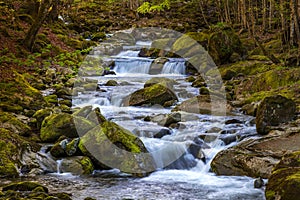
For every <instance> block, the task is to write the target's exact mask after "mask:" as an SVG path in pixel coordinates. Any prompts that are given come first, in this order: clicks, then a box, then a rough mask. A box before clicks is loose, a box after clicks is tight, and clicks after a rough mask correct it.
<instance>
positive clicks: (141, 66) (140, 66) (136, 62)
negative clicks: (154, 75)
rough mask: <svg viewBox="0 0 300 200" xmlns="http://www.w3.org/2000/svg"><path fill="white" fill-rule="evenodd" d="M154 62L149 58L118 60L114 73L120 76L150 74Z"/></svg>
mask: <svg viewBox="0 0 300 200" xmlns="http://www.w3.org/2000/svg"><path fill="white" fill-rule="evenodd" d="M152 61H153V60H152V59H147V58H131V59H125V58H120V59H116V60H115V68H114V71H115V72H116V73H118V74H128V73H133V74H148V73H149V70H150V66H151V63H152Z"/></svg>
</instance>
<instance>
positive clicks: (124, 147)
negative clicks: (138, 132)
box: [79, 121, 155, 174]
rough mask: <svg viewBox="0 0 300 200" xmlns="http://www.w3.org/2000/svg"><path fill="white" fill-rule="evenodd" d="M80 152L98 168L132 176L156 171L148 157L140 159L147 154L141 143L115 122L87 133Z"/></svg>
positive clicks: (81, 143) (83, 138)
mask: <svg viewBox="0 0 300 200" xmlns="http://www.w3.org/2000/svg"><path fill="white" fill-rule="evenodd" d="M79 148H80V150H81V152H82V153H83V154H84V155H86V156H88V157H90V158H91V159H92V161H93V162H94V163H95V164H96V167H97V168H107V167H109V168H118V169H120V170H121V171H123V172H127V173H131V174H134V173H137V174H138V173H142V172H145V173H146V172H150V171H153V170H154V169H155V167H154V163H153V160H152V157H150V155H149V154H147V155H143V154H142V155H141V157H139V154H140V153H147V152H148V151H147V149H146V148H145V146H144V144H143V143H142V141H141V140H140V139H139V138H138V137H137V136H135V135H133V134H132V133H130V132H129V131H128V130H126V129H124V128H122V127H120V126H119V125H117V124H115V123H113V122H109V121H106V122H103V123H102V124H101V125H98V126H97V127H95V128H94V129H92V130H91V131H89V132H88V133H86V134H85V135H84V136H83V137H81V140H80V143H79ZM148 170H149V171H148Z"/></svg>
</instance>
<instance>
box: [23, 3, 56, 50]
mask: <svg viewBox="0 0 300 200" xmlns="http://www.w3.org/2000/svg"><path fill="white" fill-rule="evenodd" d="M51 6H52V1H51V0H44V1H42V2H41V4H40V7H39V10H38V14H37V17H36V18H35V20H34V22H33V24H32V25H31V27H30V28H29V30H28V32H27V34H26V37H25V39H24V41H23V44H24V46H25V47H26V48H27V49H28V50H30V51H32V48H33V45H34V42H35V38H36V35H37V34H38V32H39V30H40V28H41V26H42V25H43V22H44V20H45V19H46V17H47V15H48V13H49V9H50V8H51Z"/></svg>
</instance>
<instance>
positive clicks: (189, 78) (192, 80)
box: [185, 76, 196, 82]
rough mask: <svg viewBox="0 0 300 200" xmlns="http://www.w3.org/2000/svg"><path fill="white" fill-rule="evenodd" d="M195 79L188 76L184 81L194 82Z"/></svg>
mask: <svg viewBox="0 0 300 200" xmlns="http://www.w3.org/2000/svg"><path fill="white" fill-rule="evenodd" d="M195 80H196V78H195V77H194V76H189V77H187V78H186V79H185V81H186V82H194V81H195Z"/></svg>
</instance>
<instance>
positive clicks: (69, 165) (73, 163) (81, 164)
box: [60, 156, 94, 175]
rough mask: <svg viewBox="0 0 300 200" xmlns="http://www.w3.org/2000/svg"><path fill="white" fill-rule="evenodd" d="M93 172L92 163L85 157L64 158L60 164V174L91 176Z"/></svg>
mask: <svg viewBox="0 0 300 200" xmlns="http://www.w3.org/2000/svg"><path fill="white" fill-rule="evenodd" d="M93 171H94V166H93V163H92V161H91V160H90V159H89V158H88V157H86V156H73V157H69V158H64V159H62V160H61V163H60V172H61V173H66V172H69V173H72V174H74V175H84V174H91V173H92V172H93Z"/></svg>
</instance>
